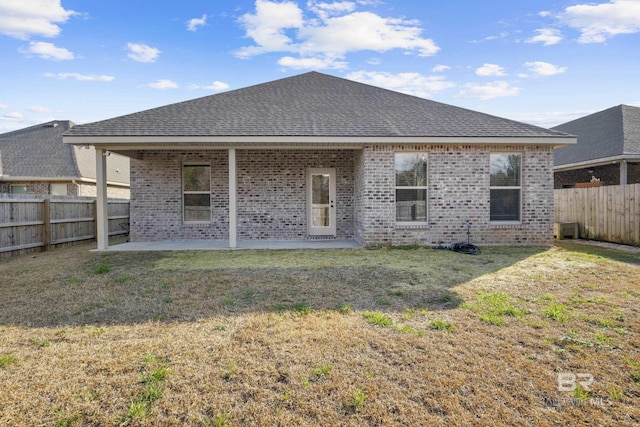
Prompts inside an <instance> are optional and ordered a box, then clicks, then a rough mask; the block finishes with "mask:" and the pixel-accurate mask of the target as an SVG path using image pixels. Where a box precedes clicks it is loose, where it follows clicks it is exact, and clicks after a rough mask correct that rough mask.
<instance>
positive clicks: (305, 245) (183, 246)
mask: <svg viewBox="0 0 640 427" xmlns="http://www.w3.org/2000/svg"><path fill="white" fill-rule="evenodd" d="M361 247H362V245H360V244H358V242H356V241H355V240H238V241H237V245H236V247H235V248H231V247H230V246H229V241H228V240H163V241H157V242H127V243H120V244H115V245H113V246H108V247H107V248H106V249H97V250H101V251H104V250H106V251H109V252H127V251H212V250H229V249H234V250H255V249H269V250H281V249H355V248H361Z"/></svg>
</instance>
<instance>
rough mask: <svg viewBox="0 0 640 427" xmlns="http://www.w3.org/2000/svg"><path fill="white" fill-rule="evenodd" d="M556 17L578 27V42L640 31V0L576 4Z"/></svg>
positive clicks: (596, 40) (599, 40)
mask: <svg viewBox="0 0 640 427" xmlns="http://www.w3.org/2000/svg"><path fill="white" fill-rule="evenodd" d="M559 19H560V21H561V22H563V23H564V24H566V25H568V26H570V27H572V28H575V29H577V30H578V31H580V33H581V34H580V38H579V39H578V41H579V42H580V43H602V42H605V41H606V40H607V39H610V38H611V37H613V36H616V35H618V34H633V33H637V32H640V1H638V0H611V1H609V2H608V3H600V4H591V3H590V4H577V5H575V6H570V7H567V8H566V9H565V10H564V12H562V13H561V14H560V15H559Z"/></svg>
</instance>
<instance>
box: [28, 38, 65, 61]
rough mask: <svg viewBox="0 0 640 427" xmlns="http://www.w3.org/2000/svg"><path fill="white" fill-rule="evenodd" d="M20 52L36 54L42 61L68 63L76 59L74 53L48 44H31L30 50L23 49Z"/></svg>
mask: <svg viewBox="0 0 640 427" xmlns="http://www.w3.org/2000/svg"><path fill="white" fill-rule="evenodd" d="M19 50H20V52H22V53H24V54H26V55H30V54H34V55H38V56H39V57H40V58H42V59H51V60H54V61H68V60H71V59H73V58H74V55H73V52H71V51H69V50H67V49H65V48H63V47H57V46H55V45H54V44H53V43H47V42H29V47H28V48H26V49H24V48H21V49H19Z"/></svg>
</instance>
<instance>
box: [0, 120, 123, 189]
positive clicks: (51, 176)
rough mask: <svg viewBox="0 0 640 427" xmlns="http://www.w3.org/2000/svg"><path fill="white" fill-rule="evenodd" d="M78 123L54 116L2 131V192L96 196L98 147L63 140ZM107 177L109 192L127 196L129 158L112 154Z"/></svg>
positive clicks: (0, 171) (0, 176)
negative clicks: (69, 143)
mask: <svg viewBox="0 0 640 427" xmlns="http://www.w3.org/2000/svg"><path fill="white" fill-rule="evenodd" d="M74 126H75V124H74V123H73V122H71V121H69V120H54V121H51V122H48V123H43V124H39V125H35V126H31V127H28V128H24V129H19V130H16V131H13V132H8V133H4V134H1V135H0V192H4V193H9V192H12V189H13V190H16V189H19V190H20V191H22V189H25V190H26V193H29V194H61V193H64V190H63V186H64V185H66V186H67V190H66V194H67V195H77V196H91V195H93V196H95V178H96V174H95V149H94V148H93V147H90V146H85V147H83V146H70V145H68V144H64V143H63V136H62V135H63V133H64V132H66V131H68V130H69V129H71V128H73V127H74ZM107 179H108V181H109V187H110V196H113V197H128V194H129V159H128V158H126V157H122V156H113V158H112V159H110V161H109V168H108V174H107Z"/></svg>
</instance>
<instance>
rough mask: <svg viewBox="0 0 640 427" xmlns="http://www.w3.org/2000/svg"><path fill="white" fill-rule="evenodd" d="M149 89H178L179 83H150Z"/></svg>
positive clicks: (161, 80) (165, 80) (164, 80)
mask: <svg viewBox="0 0 640 427" xmlns="http://www.w3.org/2000/svg"><path fill="white" fill-rule="evenodd" d="M147 87H150V88H151V89H160V90H163V89H177V88H178V83H176V82H174V81H171V80H168V79H160V80H158V81H157V82H155V83H149V84H148V85H147Z"/></svg>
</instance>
